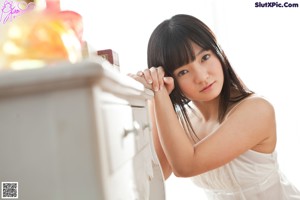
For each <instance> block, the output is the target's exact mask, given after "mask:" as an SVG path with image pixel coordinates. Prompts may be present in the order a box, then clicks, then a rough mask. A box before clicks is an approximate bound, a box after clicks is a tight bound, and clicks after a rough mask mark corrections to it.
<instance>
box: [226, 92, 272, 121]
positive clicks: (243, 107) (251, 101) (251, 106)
mask: <svg viewBox="0 0 300 200" xmlns="http://www.w3.org/2000/svg"><path fill="white" fill-rule="evenodd" d="M239 112H243V113H244V112H246V113H256V114H264V115H275V110H274V106H273V105H272V103H271V102H270V101H269V100H268V99H266V98H265V97H262V96H258V95H251V96H249V97H247V98H245V99H243V100H242V101H240V102H239V103H237V104H235V105H234V106H233V108H232V109H231V110H230V111H229V113H228V117H229V116H230V115H232V114H234V113H239Z"/></svg>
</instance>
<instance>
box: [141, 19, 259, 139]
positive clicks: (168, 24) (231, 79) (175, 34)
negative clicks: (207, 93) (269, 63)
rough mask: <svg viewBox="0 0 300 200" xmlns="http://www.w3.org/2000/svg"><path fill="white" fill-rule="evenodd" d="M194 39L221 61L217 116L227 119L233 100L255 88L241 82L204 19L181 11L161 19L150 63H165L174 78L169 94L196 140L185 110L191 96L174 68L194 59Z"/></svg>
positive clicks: (153, 37)
mask: <svg viewBox="0 0 300 200" xmlns="http://www.w3.org/2000/svg"><path fill="white" fill-rule="evenodd" d="M192 43H195V44H196V45H199V46H200V47H202V48H203V49H205V50H211V51H212V52H213V53H214V54H215V55H216V56H217V57H218V59H219V60H220V62H221V65H222V69H223V75H224V84H223V88H222V91H221V94H220V100H219V113H218V120H219V122H220V123H221V122H222V121H223V120H224V117H225V116H226V113H227V111H228V108H229V105H230V104H231V103H235V102H238V101H240V100H242V99H244V98H245V97H247V96H249V95H250V94H252V93H253V92H251V91H249V90H248V89H247V88H246V87H244V85H243V84H242V83H241V82H240V80H239V79H238V77H237V76H236V74H235V72H234V70H233V69H232V67H231V65H230V63H229V61H228V59H227V57H226V55H225V53H224V51H223V50H222V49H221V47H220V46H219V44H218V43H217V40H216V37H215V35H214V34H213V32H212V31H211V30H210V28H209V27H208V26H207V25H205V24H204V23H203V22H202V21H200V20H199V19H197V18H195V17H193V16H190V15H185V14H179V15H175V16H173V17H172V18H171V19H168V20H165V21H163V22H162V23H160V24H159V25H158V26H157V27H156V28H155V30H154V31H153V33H152V35H151V37H150V39H149V42H148V52H147V57H148V67H149V68H150V67H152V66H154V67H158V66H162V67H163V68H164V70H165V75H166V76H171V77H173V78H174V81H175V89H174V90H173V91H172V92H171V94H170V98H171V101H172V104H173V107H174V110H175V111H176V113H177V116H178V118H179V119H180V121H181V122H182V123H183V124H185V125H186V126H185V129H186V131H187V132H188V133H190V134H191V132H192V133H193V134H194V135H190V136H191V137H192V138H193V139H194V140H195V138H197V136H196V134H195V133H194V131H193V128H192V126H191V123H190V120H189V118H188V115H187V111H186V105H188V102H189V101H190V100H189V99H187V98H186V97H185V96H184V95H183V93H182V91H181V90H180V88H179V86H178V83H177V82H176V79H175V77H174V76H173V72H174V70H176V69H177V68H178V67H180V66H183V65H185V64H188V63H190V62H192V61H193V60H194V59H195V56H194V52H193V49H192V46H191V44H192ZM233 94H235V95H233Z"/></svg>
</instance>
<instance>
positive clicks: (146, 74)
mask: <svg viewBox="0 0 300 200" xmlns="http://www.w3.org/2000/svg"><path fill="white" fill-rule="evenodd" d="M143 74H144V77H145V79H146V81H147V83H149V84H152V82H153V80H152V76H151V72H150V70H149V69H145V70H144V71H143Z"/></svg>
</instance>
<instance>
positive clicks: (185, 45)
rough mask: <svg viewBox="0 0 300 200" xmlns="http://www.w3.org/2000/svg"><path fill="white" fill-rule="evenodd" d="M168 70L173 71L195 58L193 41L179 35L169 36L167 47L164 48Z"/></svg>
mask: <svg viewBox="0 0 300 200" xmlns="http://www.w3.org/2000/svg"><path fill="white" fill-rule="evenodd" d="M162 51H163V52H162V53H163V55H164V56H163V57H164V58H165V59H164V64H165V65H164V66H165V68H166V71H168V73H170V75H171V74H172V73H173V71H174V70H176V69H177V68H178V67H180V66H183V65H186V64H188V63H190V62H192V61H193V60H194V59H195V52H194V51H193V48H192V46H191V42H190V41H189V40H187V39H185V38H182V37H180V36H178V35H176V36H174V35H173V36H172V37H169V38H168V39H167V41H166V45H165V48H164V49H162Z"/></svg>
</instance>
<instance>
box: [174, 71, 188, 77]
mask: <svg viewBox="0 0 300 200" xmlns="http://www.w3.org/2000/svg"><path fill="white" fill-rule="evenodd" d="M187 72H188V71H187V70H181V71H180V72H178V73H177V76H178V77H181V76H183V75H185V74H186V73H187Z"/></svg>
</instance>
